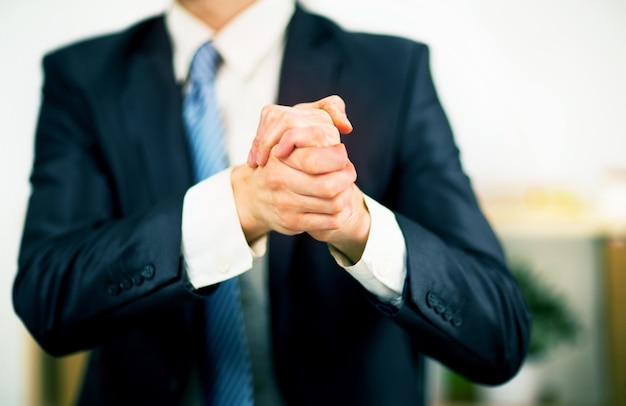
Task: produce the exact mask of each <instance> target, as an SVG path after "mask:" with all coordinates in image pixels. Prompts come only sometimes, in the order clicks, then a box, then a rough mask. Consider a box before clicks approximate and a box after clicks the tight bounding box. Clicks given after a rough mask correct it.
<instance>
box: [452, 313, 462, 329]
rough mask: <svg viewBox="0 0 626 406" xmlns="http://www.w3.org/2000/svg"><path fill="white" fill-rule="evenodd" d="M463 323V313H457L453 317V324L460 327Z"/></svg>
mask: <svg viewBox="0 0 626 406" xmlns="http://www.w3.org/2000/svg"><path fill="white" fill-rule="evenodd" d="M461 324H463V318H462V317H461V315H459V314H455V315H454V317H452V325H453V326H454V327H460V326H461Z"/></svg>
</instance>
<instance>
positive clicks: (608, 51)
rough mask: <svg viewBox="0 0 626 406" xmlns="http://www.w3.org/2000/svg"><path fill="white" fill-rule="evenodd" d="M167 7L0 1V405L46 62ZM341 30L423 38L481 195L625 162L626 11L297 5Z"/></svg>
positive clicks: (18, 392)
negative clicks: (72, 45)
mask: <svg viewBox="0 0 626 406" xmlns="http://www.w3.org/2000/svg"><path fill="white" fill-rule="evenodd" d="M167 3H168V0H156V1H155V0H133V1H124V0H109V1H107V2H94V1H84V0H83V1H78V0H55V1H53V2H51V1H45V0H30V1H17V0H0V55H1V58H2V59H1V64H0V69H1V72H2V74H1V75H0V137H1V140H2V145H1V147H0V173H1V174H2V176H1V177H0V182H1V183H0V190H3V191H4V192H3V193H2V196H3V198H2V199H0V213H2V214H1V217H0V266H1V267H2V269H3V271H2V272H1V273H0V331H1V332H2V334H0V365H2V368H0V403H2V404H3V405H8V406H11V405H22V404H23V403H24V394H23V393H24V390H25V385H26V383H25V381H24V379H23V377H24V365H23V363H24V360H23V355H24V354H23V350H24V344H23V337H24V334H25V332H24V330H23V328H22V327H21V324H20V323H19V321H18V320H17V319H16V318H15V316H14V315H13V310H12V307H11V303H10V288H11V283H12V278H13V275H14V272H15V258H16V255H17V244H18V238H19V231H20V230H19V229H20V226H21V221H22V217H23V213H24V206H25V202H26V198H27V195H28V183H27V177H28V173H29V168H30V164H31V162H30V161H31V159H32V153H31V148H32V135H33V131H34V123H35V118H36V112H37V108H38V103H39V89H40V85H41V72H40V59H41V56H42V54H43V53H44V52H45V51H47V50H49V49H51V48H53V47H56V46H58V45H60V44H63V43H65V42H68V41H70V40H74V39H76V38H79V37H83V36H85V35H91V34H96V33H101V32H104V31H108V30H112V29H117V28H120V27H123V26H125V25H127V24H129V23H130V22H132V21H135V20H136V19H138V18H141V17H143V16H147V15H150V14H152V13H154V12H158V11H160V10H162V9H163V8H164V7H165V6H166V4H167ZM303 3H304V4H306V5H308V6H309V7H310V8H312V9H314V10H317V11H320V12H322V13H323V14H326V15H329V16H332V17H334V18H335V19H336V20H337V21H338V22H340V23H341V24H343V25H344V26H346V27H347V28H352V29H360V30H367V31H377V32H387V33H393V34H400V35H404V36H408V37H410V38H413V39H417V40H421V41H424V42H427V43H428V44H429V45H430V46H431V51H432V52H431V61H432V67H433V73H434V77H435V80H436V84H437V86H438V88H439V92H440V96H441V98H442V101H443V103H444V106H445V107H446V109H447V111H448V113H449V116H450V119H451V122H452V125H453V127H454V129H455V131H456V134H457V140H458V142H459V144H460V147H461V149H462V151H463V155H462V159H463V162H464V165H465V166H466V169H467V170H468V172H469V173H470V175H471V176H472V178H473V180H474V183H475V185H476V187H477V189H478V190H479V192H481V191H488V190H492V188H493V187H499V186H501V185H504V184H507V185H509V186H510V185H513V187H520V188H521V187H524V186H528V185H532V184H546V185H552V184H557V183H558V184H565V185H567V186H569V187H571V188H573V189H576V190H579V191H581V192H583V193H589V192H593V190H594V188H595V185H596V183H597V182H598V181H599V179H601V177H602V175H603V173H604V171H605V170H606V168H609V167H615V166H619V167H624V166H626V161H625V160H624V158H623V151H624V149H625V148H624V147H625V146H626V96H625V95H626V75H625V74H624V72H626V52H624V44H625V43H626V24H625V23H624V22H625V21H626V2H623V1H620V0H596V1H593V2H592V1H585V0H553V1H550V2H547V1H541V0H527V1H524V2H521V1H516V2H501V1H497V0H476V1H472V2H466V1H462V0H432V1H425V0H386V1H374V0H341V1H337V0H307V1H303Z"/></svg>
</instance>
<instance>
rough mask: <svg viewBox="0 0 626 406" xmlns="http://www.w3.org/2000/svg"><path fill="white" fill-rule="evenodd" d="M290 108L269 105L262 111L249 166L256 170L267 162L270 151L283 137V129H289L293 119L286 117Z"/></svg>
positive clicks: (251, 149)
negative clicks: (259, 165)
mask: <svg viewBox="0 0 626 406" xmlns="http://www.w3.org/2000/svg"><path fill="white" fill-rule="evenodd" d="M288 109H289V108H288V107H285V106H279V105H267V106H265V107H263V109H262V110H261V117H260V119H259V125H258V127H257V132H256V135H255V137H254V140H253V141H252V147H251V148H250V152H249V153H248V165H249V166H251V167H253V168H256V167H257V166H258V162H261V163H262V164H263V165H264V164H265V163H266V162H267V156H268V155H269V151H270V149H271V148H272V147H273V146H274V145H275V144H276V143H277V142H278V140H279V139H280V137H281V136H282V132H281V128H283V129H284V128H287V127H286V126H288V125H289V124H290V123H291V120H292V119H291V118H290V117H288V116H287V115H286V113H287V111H288Z"/></svg>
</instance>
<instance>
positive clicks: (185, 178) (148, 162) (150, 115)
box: [120, 17, 192, 199]
mask: <svg viewBox="0 0 626 406" xmlns="http://www.w3.org/2000/svg"><path fill="white" fill-rule="evenodd" d="M142 29H143V31H144V32H142V33H141V34H140V36H139V35H138V38H139V40H138V41H137V42H138V45H137V46H138V48H139V49H138V50H136V52H135V53H134V54H133V56H132V58H133V60H132V62H131V63H129V70H128V72H127V75H128V77H127V81H126V82H125V83H126V88H125V89H124V91H123V97H122V100H121V103H120V107H121V109H122V110H121V114H122V116H123V118H124V123H125V127H126V129H127V131H128V134H130V139H131V140H134V146H135V148H136V151H137V158H138V159H140V160H141V164H142V165H143V167H144V171H145V174H146V175H147V176H146V181H147V182H149V185H148V186H149V190H150V192H151V194H152V197H153V198H154V199H158V198H159V197H162V196H165V195H169V194H171V193H180V192H183V191H184V190H185V189H186V188H187V187H188V186H189V185H190V184H191V182H192V176H191V169H190V163H189V162H190V161H189V151H188V148H187V143H186V139H185V135H184V130H183V128H184V127H183V123H182V113H181V108H182V107H181V106H182V95H181V89H180V86H179V85H177V84H176V82H175V79H174V72H173V67H172V51H171V45H170V42H169V38H168V36H167V32H166V29H165V24H164V19H163V17H159V18H155V19H153V20H151V21H149V22H148V23H146V24H145V25H144V26H143V27H142Z"/></svg>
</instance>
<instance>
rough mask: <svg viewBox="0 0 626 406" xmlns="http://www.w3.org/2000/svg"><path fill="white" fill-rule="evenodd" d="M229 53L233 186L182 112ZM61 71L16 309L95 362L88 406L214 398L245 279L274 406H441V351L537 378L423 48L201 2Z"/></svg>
mask: <svg viewBox="0 0 626 406" xmlns="http://www.w3.org/2000/svg"><path fill="white" fill-rule="evenodd" d="M207 42H208V43H210V44H211V46H212V47H214V48H215V49H216V50H217V54H219V59H220V60H221V63H220V65H219V70H218V71H217V79H216V82H215V92H216V94H217V99H218V104H219V107H220V111H221V114H222V122H223V125H224V138H223V140H224V142H225V149H226V151H227V153H228V162H229V166H230V167H229V168H227V169H225V170H222V171H218V172H217V173H215V174H213V175H211V176H209V177H208V178H206V179H204V180H201V181H199V182H197V183H196V180H197V179H194V165H193V162H194V161H193V153H194V148H193V147H191V146H190V144H191V142H190V141H188V139H187V138H186V136H188V135H189V133H190V132H192V131H190V130H187V131H186V130H185V129H186V128H187V127H185V126H186V125H187V121H186V119H184V117H183V116H184V114H183V111H184V110H185V109H184V105H185V102H186V100H188V97H189V94H190V93H191V90H192V89H193V84H192V83H191V80H190V74H189V73H188V72H189V71H190V66H192V65H193V62H192V61H193V60H194V54H196V52H197V50H198V49H200V48H202V47H203V44H205V43H207ZM44 69H45V78H46V79H45V84H44V89H43V102H42V107H41V112H40V119H39V124H38V129H37V137H36V157H35V162H34V168H33V173H32V178H31V182H32V185H33V191H32V196H31V199H30V203H29V210H28V216H27V219H26V223H25V227H24V235H23V241H22V248H21V252H20V258H19V270H18V274H17V276H16V280H15V285H14V303H15V308H16V311H17V313H18V314H19V315H20V317H21V318H22V319H23V321H24V323H25V325H26V326H27V327H28V328H29V330H30V332H31V333H32V334H33V336H34V337H35V338H36V339H37V340H38V342H39V343H40V345H41V346H42V348H44V349H45V350H46V351H48V352H49V353H50V354H53V355H63V354H69V353H72V352H75V351H79V350H85V349H89V350H91V355H90V360H89V365H88V368H87V371H86V376H85V380H84V385H83V388H82V392H81V397H80V403H81V404H89V405H97V404H103V405H113V404H115V405H120V404H150V405H154V404H163V405H174V404H185V402H187V403H193V402H194V401H197V400H200V399H207V398H210V397H211V396H212V395H213V392H214V389H213V385H214V383H215V381H216V380H218V379H220V378H221V374H220V373H213V374H212V373H210V372H206V365H207V362H205V361H204V359H205V358H206V357H208V358H209V359H212V357H214V356H215V355H216V352H218V351H216V350H215V347H214V346H213V344H210V341H209V338H210V337H212V334H213V333H215V331H214V330H220V329H217V328H213V329H212V328H211V327H214V326H215V324H213V322H208V323H207V315H208V314H210V313H211V312H212V310H215V309H218V310H221V308H219V306H216V305H211V303H212V302H211V300H213V298H214V297H215V296H216V293H217V292H219V291H221V290H223V289H222V287H223V286H227V284H228V283H229V282H231V281H239V282H241V284H242V286H243V292H242V294H243V303H244V315H245V316H246V317H245V319H246V328H247V337H248V340H249V348H250V355H251V359H252V372H253V379H254V390H255V392H254V397H255V399H256V400H257V403H258V404H263V402H265V403H266V404H267V403H269V404H280V403H277V402H282V403H284V404H289V405H307V404H310V405H332V404H355V405H370V404H371V405H409V404H410V405H415V404H423V402H424V365H423V359H424V356H428V357H432V358H434V359H436V360H438V361H440V362H442V363H443V364H445V365H447V366H449V367H450V368H452V369H454V370H456V371H458V372H459V373H461V374H464V375H466V376H467V377H468V378H470V379H473V380H475V381H477V382H482V383H487V384H496V383H500V382H504V381H506V380H507V379H509V378H510V377H511V376H513V375H514V374H515V373H516V371H517V369H518V368H519V366H520V364H521V362H522V361H523V358H524V356H525V352H526V346H527V342H528V335H529V316H528V312H527V309H526V306H525V304H524V301H523V299H522V297H521V295H520V292H519V290H518V288H517V285H516V283H515V281H514V279H513V277H512V276H511V274H510V272H509V271H508V269H507V267H506V265H505V259H504V256H503V253H502V251H501V248H500V245H499V243H498V241H497V239H496V237H495V236H494V234H493V232H492V231H491V229H490V227H489V225H488V223H487V222H486V220H485V219H484V217H483V215H482V214H481V212H480V209H479V207H478V205H477V203H476V200H475V197H474V195H473V193H472V191H471V187H470V183H469V181H468V179H467V177H466V176H465V174H464V173H463V171H462V168H461V165H460V163H459V159H458V150H457V148H456V146H455V144H454V140H453V137H452V133H451V130H450V127H449V125H448V122H447V120H446V117H445V114H444V112H443V110H442V108H441V106H440V104H439V102H438V99H437V95H436V91H435V89H434V87H433V83H432V79H431V77H430V73H429V67H428V53H427V49H426V47H425V46H424V45H421V44H416V43H413V42H410V41H407V40H403V39H398V38H391V37H385V36H375V35H367V34H353V33H347V32H345V31H343V30H342V29H340V28H339V27H337V26H336V25H334V24H333V23H332V22H330V21H328V20H326V19H324V18H321V17H318V16H314V15H311V14H309V13H307V12H306V11H305V10H303V9H302V8H301V7H299V6H298V5H294V4H293V3H292V2H291V1H290V0H257V1H253V0H237V1H234V0H229V1H220V0H195V1H192V0H179V1H178V2H177V3H176V4H174V6H173V7H172V9H171V10H169V11H168V12H167V14H166V15H165V16H158V17H155V18H152V19H149V20H146V21H143V22H141V23H139V24H137V25H135V26H133V27H131V28H129V29H128V30H126V31H124V32H121V33H117V34H113V35H109V36H105V37H102V38H97V39H92V40H88V41H84V42H81V43H79V44H75V45H72V46H70V47H67V48H65V49H62V50H59V51H56V52H54V53H52V54H50V55H48V56H47V57H46V58H45V60H44ZM190 88H191V89H190ZM329 95H339V97H338V96H330V97H328V96H329ZM344 103H345V106H344ZM263 106H266V107H263ZM288 106H292V107H288ZM346 111H347V112H348V113H349V119H348V118H347V117H346V116H345V114H344V113H345V112H346ZM185 117H186V116H185ZM259 117H260V118H259ZM350 132H351V134H349V135H345V136H340V134H347V133H350ZM340 141H341V142H340ZM357 173H358V179H357ZM355 179H356V181H355ZM266 277H267V281H265V280H264V278H266ZM264 283H267V285H268V286H267V291H266V290H265V288H264V287H263V286H264ZM249 300H252V303H253V305H252V306H245V305H246V303H247V302H248V301H249ZM207 303H208V305H207ZM265 306H267V312H264V311H263V310H264V309H265ZM259 310H260V311H259ZM255 311H257V312H256V313H255ZM265 316H266V317H268V318H269V320H270V321H268V322H265V321H264V320H265V319H263V317H265ZM257 329H258V330H257ZM264 329H265V330H264ZM211 343H212V341H211ZM263 355H265V357H264V356H263ZM268 359H269V360H270V361H271V363H270V364H268V363H267V361H268ZM241 390H242V391H243V390H244V389H243V388H242V389H241Z"/></svg>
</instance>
